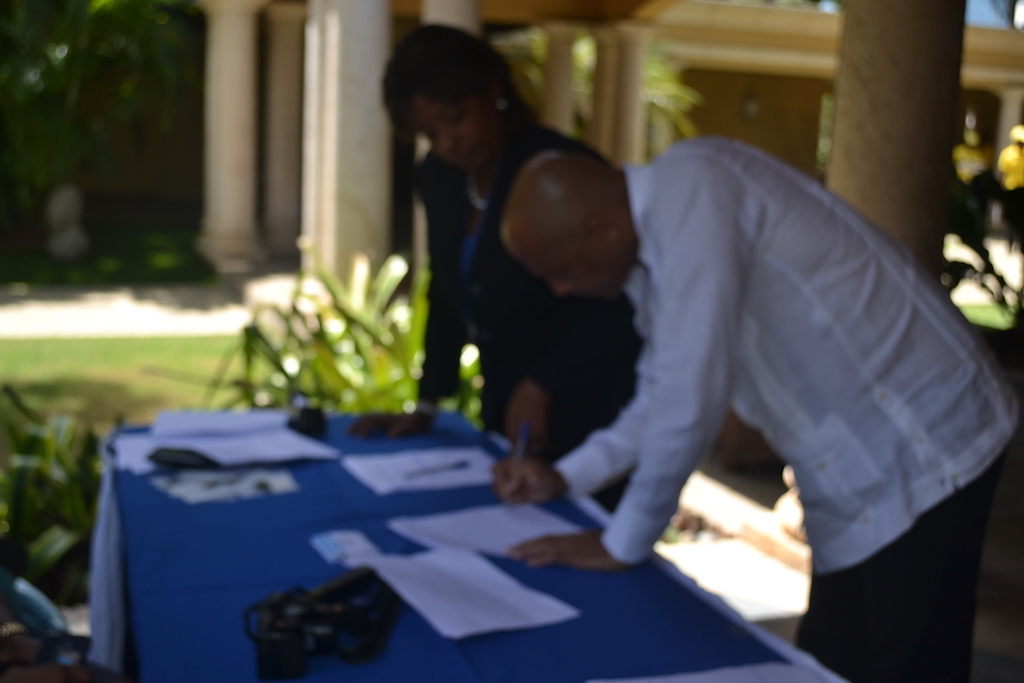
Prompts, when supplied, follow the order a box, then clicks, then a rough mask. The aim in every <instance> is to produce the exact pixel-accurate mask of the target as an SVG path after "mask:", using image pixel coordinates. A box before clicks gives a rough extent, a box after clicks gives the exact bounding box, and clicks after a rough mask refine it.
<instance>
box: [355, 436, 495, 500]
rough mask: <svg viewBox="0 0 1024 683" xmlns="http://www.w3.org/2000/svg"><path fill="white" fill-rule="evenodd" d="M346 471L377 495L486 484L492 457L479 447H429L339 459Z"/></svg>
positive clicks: (488, 479)
mask: <svg viewBox="0 0 1024 683" xmlns="http://www.w3.org/2000/svg"><path fill="white" fill-rule="evenodd" d="M341 464H342V466H343V467H344V468H345V469H346V470H348V472H349V473H350V474H351V475H352V476H353V477H355V478H356V479H358V480H359V481H360V482H362V483H363V484H364V485H366V486H368V487H369V488H370V489H372V490H373V492H374V493H376V494H377V495H379V496H383V495H386V494H389V493H395V492H396V491H416V490H426V489H447V488H455V487H457V486H486V485H488V484H490V483H491V467H493V466H494V459H493V458H491V456H490V455H488V454H487V452H486V451H484V450H483V449H482V448H477V447H475V446H474V447H465V448H432V449H427V450H416V451H404V452H402V453H380V454H376V453H375V454H369V455H350V456H347V457H345V458H342V460H341Z"/></svg>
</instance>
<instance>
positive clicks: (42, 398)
mask: <svg viewBox="0 0 1024 683" xmlns="http://www.w3.org/2000/svg"><path fill="white" fill-rule="evenodd" d="M238 342H239V340H238V337H235V336H231V337H157V338H132V339H31V340H21V339H13V340H11V339H4V340H0V383H6V384H10V385H12V386H13V387H14V388H15V390H16V391H18V393H19V394H20V395H21V396H22V398H24V399H25V401H26V403H28V405H29V406H31V407H33V408H35V409H36V410H38V411H40V412H42V413H44V414H51V415H52V414H54V413H58V412H66V413H69V414H71V415H74V416H76V417H79V418H80V419H82V420H83V421H85V422H86V423H88V424H92V425H94V426H95V427H96V428H97V430H98V431H99V432H100V433H105V432H106V430H109V428H110V427H112V426H113V425H114V424H116V423H117V421H118V420H119V419H124V420H125V421H127V422H130V423H135V424H138V423H148V422H150V421H152V419H153V418H154V417H155V415H156V413H157V412H158V411H160V410H165V409H180V408H199V407H205V404H204V399H205V397H206V387H205V386H204V384H205V383H206V382H207V381H209V380H210V379H211V378H212V377H213V376H214V374H215V372H216V370H217V367H218V364H219V363H220V361H221V359H222V358H223V356H224V355H225V353H226V352H227V351H228V350H229V349H231V348H233V347H235V346H236V345H237V344H238ZM214 398H215V399H216V397H214Z"/></svg>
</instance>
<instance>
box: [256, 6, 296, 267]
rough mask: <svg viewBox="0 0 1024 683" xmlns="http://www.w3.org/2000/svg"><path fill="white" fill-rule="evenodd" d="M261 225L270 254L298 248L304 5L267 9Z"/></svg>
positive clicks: (292, 250)
mask: <svg viewBox="0 0 1024 683" xmlns="http://www.w3.org/2000/svg"><path fill="white" fill-rule="evenodd" d="M265 17H266V28H267V60H266V64H267V74H266V91H265V99H264V116H265V125H264V129H263V149H264V155H265V157H264V163H263V226H264V230H265V234H266V240H267V246H268V247H269V248H270V250H271V251H272V252H275V253H283V254H291V253H294V252H295V249H296V245H295V240H296V238H298V236H299V215H300V212H299V207H300V205H301V201H300V197H299V188H300V185H301V182H300V175H301V164H302V32H303V22H304V20H305V18H306V6H305V4H301V3H294V2H288V3H285V2H280V3H274V4H272V5H270V6H269V7H267V11H266V14H265Z"/></svg>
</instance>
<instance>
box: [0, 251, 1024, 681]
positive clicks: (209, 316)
mask: <svg viewBox="0 0 1024 683" xmlns="http://www.w3.org/2000/svg"><path fill="white" fill-rule="evenodd" d="M994 252H995V253H996V255H997V257H998V258H1007V259H1009V258H1015V259H1019V254H1011V253H1009V252H1007V251H1006V250H1005V249H1004V250H1002V252H1000V251H999V248H998V245H997V249H995V250H994ZM1018 263H1019V261H1018ZM294 272H295V264H291V263H287V264H270V265H269V266H268V267H265V268H264V269H263V270H261V271H259V272H254V273H250V274H247V275H233V276H230V277H229V278H227V279H226V280H225V282H224V283H222V284H218V285H211V286H198V287H191V286H188V287H187V286H165V287H134V288H133V287H105V288H91V289H83V288H75V287H41V288H27V287H19V286H8V287H4V288H0V338H46V337H74V336H78V337H123V336H136V335H139V336H191V335H215V334H224V335H229V334H235V333H237V332H238V330H239V329H240V328H241V327H242V326H243V325H245V324H246V322H247V321H248V320H249V318H250V316H251V312H252V310H253V308H254V306H256V305H258V304H260V303H267V302H283V301H287V300H288V298H289V296H290V293H291V291H292V289H293V287H294V284H295V278H294V276H293V275H292V273H294ZM959 295H960V296H962V297H964V299H963V300H966V301H971V302H974V301H978V300H980V299H979V295H978V293H977V291H976V290H970V289H965V290H963V291H962V292H960V293H959ZM1022 385H1024V383H1022ZM782 490H783V486H782V483H781V480H780V478H779V476H778V472H777V471H772V470H770V469H768V470H761V469H758V470H751V471H746V472H742V471H741V472H735V471H729V470H726V469H725V468H723V467H722V466H721V465H720V464H719V463H717V461H716V460H715V458H714V457H712V458H711V459H710V460H709V462H708V463H707V464H706V465H705V467H704V468H703V472H702V473H700V474H698V475H696V476H694V477H693V478H692V479H691V481H690V483H689V484H688V485H687V488H686V490H685V491H684V496H683V502H684V503H685V504H686V506H687V507H688V508H690V509H691V510H693V511H694V512H696V513H697V514H699V515H701V516H703V517H705V518H706V519H707V520H708V521H709V522H710V523H711V524H712V525H713V526H715V527H716V528H717V529H720V530H722V531H724V532H725V533H724V534H723V533H714V534H710V533H704V534H698V535H697V538H696V539H693V540H685V541H682V542H678V543H674V544H663V545H661V546H660V547H659V551H660V552H662V554H663V555H665V556H666V557H668V558H669V559H670V560H671V561H673V562H675V563H676V564H678V565H679V566H680V567H682V568H683V570H684V571H685V572H686V573H688V574H690V575H691V576H693V577H694V578H695V579H696V580H697V581H698V582H699V583H701V584H702V585H704V586H705V587H706V588H707V589H708V590H711V591H712V592H715V593H718V594H719V595H721V596H722V597H723V598H724V599H725V600H726V601H727V602H728V603H729V604H731V605H732V606H733V607H734V608H736V609H737V610H738V611H739V612H740V613H741V614H743V615H744V616H746V617H747V618H748V619H751V620H752V621H756V622H759V623H761V624H763V625H764V626H765V627H766V628H769V629H770V630H772V631H774V632H776V633H777V634H779V635H781V636H782V637H785V638H791V637H792V633H793V630H794V627H795V624H796V623H797V620H798V619H799V615H800V614H801V613H802V611H803V610H804V609H805V606H806V602H805V601H806V592H807V585H808V577H807V571H806V566H807V549H806V547H805V546H803V545H802V544H800V543H797V542H794V541H792V540H791V539H789V538H788V537H786V536H785V535H784V534H783V533H782V532H781V530H779V528H778V525H777V522H776V520H774V518H773V517H772V514H771V512H770V508H771V505H772V504H773V503H774V500H775V499H776V498H777V497H778V495H780V494H781V493H782ZM1021 491H1024V437H1019V438H1018V439H1017V444H1016V445H1015V447H1014V449H1013V451H1012V452H1011V461H1010V462H1009V463H1008V466H1007V469H1006V472H1005V474H1004V480H1003V482H1002V483H1001V485H1000V490H999V492H998V494H997V500H996V506H995V510H994V513H993V520H992V525H991V528H990V531H989V538H988V542H987V545H986V549H985V566H984V569H983V576H982V582H981V586H980V589H979V593H980V601H981V602H980V606H979V616H978V627H977V630H976V632H977V650H978V657H977V662H976V667H975V668H976V670H975V673H974V676H973V677H972V683H1010V682H1011V681H1012V682H1014V683H1020V681H1024V543H1021V541H1020V538H1021V529H1022V528H1024V496H1021V495H1020V492H1021ZM74 619H75V620H76V624H77V626H76V628H77V629H79V630H82V629H84V628H85V625H84V624H85V622H87V620H84V619H83V615H82V612H81V611H78V612H77V613H75V614H74Z"/></svg>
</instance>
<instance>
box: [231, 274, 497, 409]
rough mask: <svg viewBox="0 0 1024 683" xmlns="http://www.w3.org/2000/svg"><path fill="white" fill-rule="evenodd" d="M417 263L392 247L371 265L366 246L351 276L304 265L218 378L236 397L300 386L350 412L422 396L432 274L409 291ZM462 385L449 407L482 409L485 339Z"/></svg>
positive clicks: (282, 395) (287, 396)
mask: <svg viewBox="0 0 1024 683" xmlns="http://www.w3.org/2000/svg"><path fill="white" fill-rule="evenodd" d="M408 273H409V267H408V264H407V262H406V261H405V259H403V258H402V257H401V256H397V255H393V256H390V257H389V258H388V259H387V260H385V261H384V263H383V264H382V265H381V267H380V269H379V270H378V272H377V273H376V274H375V275H374V274H373V273H371V270H370V264H369V259H367V258H366V257H365V256H362V255H360V256H357V257H356V259H355V261H354V265H353V268H352V272H351V276H350V278H349V281H348V283H347V284H346V283H343V282H341V281H340V280H339V279H337V278H335V277H334V276H333V275H331V274H330V273H328V272H326V271H324V270H323V269H317V270H316V271H315V274H314V273H310V272H300V273H299V277H298V282H297V284H296V288H295V291H294V294H293V296H292V301H291V302H290V304H289V305H288V306H284V307H278V306H265V307H262V308H260V309H258V310H257V311H256V312H255V314H254V317H253V322H252V323H251V324H250V325H248V326H247V327H246V328H245V329H244V330H243V331H242V335H241V339H240V342H239V344H238V345H237V346H236V347H235V348H234V349H233V350H232V351H231V352H230V353H229V354H228V355H227V356H226V358H225V362H224V363H223V365H222V368H221V369H220V371H218V373H217V375H216V377H215V378H214V381H213V382H212V383H211V389H212V390H222V389H225V388H227V389H228V390H229V391H230V393H231V396H230V398H229V399H228V401H227V403H228V405H244V406H248V407H256V406H260V407H267V406H275V407H286V406H289V405H291V402H292V400H293V397H294V396H295V395H296V394H302V395H303V396H305V397H306V400H307V401H308V402H309V403H310V404H311V405H314V406H318V407H321V408H324V409H326V410H331V411H334V412H342V413H365V412H372V411H387V412H397V411H402V410H406V409H409V408H410V407H411V406H412V405H414V403H415V400H416V395H417V384H418V381H419V377H420V371H421V368H422V364H423V331H424V328H425V325H426V316H427V306H428V304H427V298H426V290H427V284H428V282H429V274H427V273H426V272H421V273H420V274H419V276H417V277H416V278H414V282H413V283H412V287H411V292H410V293H409V294H405V293H403V292H402V291H401V287H402V285H403V283H405V282H406V281H407V279H408V278H407V276H408ZM462 376H463V381H462V382H461V388H460V391H459V392H458V394H457V395H456V396H455V397H453V398H452V399H450V401H449V402H448V403H446V404H445V406H444V407H446V408H448V409H452V410H459V411H461V412H462V413H464V414H466V415H467V416H468V417H469V418H470V419H477V416H478V415H479V411H480V407H479V391H478V390H479V386H480V380H479V363H478V359H477V354H476V353H475V347H467V349H466V351H465V352H464V353H463V363H462Z"/></svg>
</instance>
